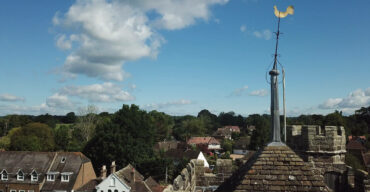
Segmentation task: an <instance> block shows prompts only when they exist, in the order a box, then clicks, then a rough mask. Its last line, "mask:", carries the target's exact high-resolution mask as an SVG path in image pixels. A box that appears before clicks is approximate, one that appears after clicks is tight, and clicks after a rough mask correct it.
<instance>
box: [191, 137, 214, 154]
mask: <svg viewBox="0 0 370 192" xmlns="http://www.w3.org/2000/svg"><path fill="white" fill-rule="evenodd" d="M187 143H188V145H192V146H199V145H200V146H202V145H204V146H207V150H215V151H217V150H220V149H221V143H220V142H219V141H217V139H215V138H214V137H192V138H190V139H189V140H188V142H187Z"/></svg>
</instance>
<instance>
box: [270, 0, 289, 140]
mask: <svg viewBox="0 0 370 192" xmlns="http://www.w3.org/2000/svg"><path fill="white" fill-rule="evenodd" d="M274 10H275V12H274V13H275V16H276V17H277V18H278V29H277V32H276V33H275V34H276V46H275V55H274V66H273V68H272V69H271V71H270V72H269V74H270V76H271V81H270V84H271V129H272V136H271V143H270V144H269V145H281V144H282V143H281V138H280V114H279V93H278V84H279V80H278V75H279V70H278V69H277V63H278V61H277V56H278V53H277V52H278V45H279V35H280V19H281V18H285V17H286V16H288V15H289V14H290V15H293V13H294V8H293V6H289V7H288V8H287V9H286V11H285V12H281V11H279V10H278V9H277V7H276V5H275V6H274ZM283 90H284V91H283V92H284V94H283V97H284V136H285V142H286V117H285V74H284V69H283Z"/></svg>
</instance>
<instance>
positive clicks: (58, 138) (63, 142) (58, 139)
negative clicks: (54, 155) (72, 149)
mask: <svg viewBox="0 0 370 192" xmlns="http://www.w3.org/2000/svg"><path fill="white" fill-rule="evenodd" d="M54 140H55V149H56V150H63V151H68V147H69V144H70V142H71V136H70V128H69V126H66V125H61V126H60V127H58V129H56V130H55V132H54Z"/></svg>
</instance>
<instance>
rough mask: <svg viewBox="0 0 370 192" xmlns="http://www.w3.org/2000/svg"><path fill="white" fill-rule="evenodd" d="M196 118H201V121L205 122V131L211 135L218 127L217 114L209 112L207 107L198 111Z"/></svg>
mask: <svg viewBox="0 0 370 192" xmlns="http://www.w3.org/2000/svg"><path fill="white" fill-rule="evenodd" d="M197 118H199V119H202V121H203V122H204V123H205V127H206V133H207V134H209V135H211V134H212V133H213V132H215V131H216V130H217V128H218V127H220V126H221V125H220V124H219V122H218V119H217V116H216V115H215V114H212V113H211V112H209V111H208V110H207V109H203V110H202V111H200V112H199V113H198V116H197Z"/></svg>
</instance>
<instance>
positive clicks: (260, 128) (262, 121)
mask: <svg viewBox="0 0 370 192" xmlns="http://www.w3.org/2000/svg"><path fill="white" fill-rule="evenodd" d="M270 120H271V118H270V116H269V115H263V116H261V115H258V114H254V115H250V116H249V117H248V118H247V124H248V125H254V126H255V127H256V130H255V131H254V132H253V134H252V138H251V145H250V146H251V149H258V148H261V147H263V146H264V145H266V144H267V143H268V142H269V141H270V134H271V130H270V129H271V128H270V126H271V122H270Z"/></svg>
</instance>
